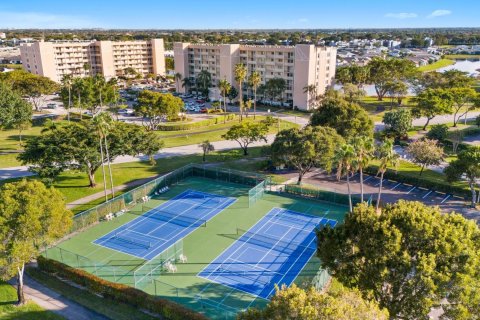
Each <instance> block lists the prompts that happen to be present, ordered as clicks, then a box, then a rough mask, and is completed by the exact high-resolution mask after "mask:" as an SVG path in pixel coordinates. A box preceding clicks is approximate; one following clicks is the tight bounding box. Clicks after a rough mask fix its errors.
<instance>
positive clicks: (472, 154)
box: [445, 146, 480, 207]
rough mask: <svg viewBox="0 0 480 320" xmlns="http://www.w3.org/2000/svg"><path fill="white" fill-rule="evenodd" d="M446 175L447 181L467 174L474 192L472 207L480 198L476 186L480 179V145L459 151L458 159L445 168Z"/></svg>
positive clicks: (471, 189) (455, 179) (459, 179)
mask: <svg viewBox="0 0 480 320" xmlns="http://www.w3.org/2000/svg"><path fill="white" fill-rule="evenodd" d="M445 175H446V178H447V181H450V182H454V181H461V180H462V176H463V175H465V177H466V179H467V181H468V185H469V187H470V191H471V193H472V201H471V203H472V207H475V204H476V203H477V202H479V200H480V193H479V196H478V197H477V191H476V190H475V187H476V185H477V181H478V179H480V147H479V146H475V147H471V148H468V149H466V150H462V151H460V152H459V153H458V155H457V159H456V160H454V161H452V162H450V164H449V165H448V167H447V168H445Z"/></svg>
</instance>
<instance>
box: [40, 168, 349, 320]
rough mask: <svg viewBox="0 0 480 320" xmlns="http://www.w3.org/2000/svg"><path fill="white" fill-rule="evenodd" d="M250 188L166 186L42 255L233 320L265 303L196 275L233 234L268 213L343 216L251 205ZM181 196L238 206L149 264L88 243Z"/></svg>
mask: <svg viewBox="0 0 480 320" xmlns="http://www.w3.org/2000/svg"><path fill="white" fill-rule="evenodd" d="M251 188H252V186H247V185H242V184H236V183H230V182H222V181H217V180H213V179H208V178H201V177H187V178H185V179H183V180H180V181H178V183H176V184H174V185H171V186H170V190H169V191H168V192H165V193H162V194H160V195H158V196H153V198H152V199H151V200H150V201H149V202H147V203H145V204H137V205H136V206H134V207H133V208H131V209H130V210H129V211H128V212H126V213H124V214H122V215H121V216H118V217H116V218H114V219H112V220H111V221H102V222H99V223H97V224H95V225H94V226H92V227H90V228H88V229H86V230H84V231H80V232H79V233H77V234H75V235H73V236H72V237H71V238H70V239H68V240H66V241H64V242H62V243H60V244H59V245H58V246H57V247H53V248H51V249H48V250H47V251H46V253H45V255H46V256H47V257H48V258H51V259H55V260H58V261H62V262H63V263H66V264H68V265H71V266H73V267H77V268H81V269H83V270H85V271H88V272H91V273H93V274H96V275H97V276H100V277H102V278H105V279H107V280H109V281H113V282H118V283H123V284H127V285H130V286H136V287H137V288H139V289H141V290H144V291H146V292H148V293H150V294H152V295H157V296H159V297H163V298H168V299H171V300H174V301H176V302H178V303H181V304H184V305H185V306H187V307H189V308H191V309H194V310H196V311H199V312H203V313H205V314H206V315H207V316H208V317H211V318H213V319H225V318H228V319H234V318H235V315H236V313H238V312H239V311H240V310H242V309H245V308H247V307H249V306H259V307H261V306H263V305H264V304H265V303H266V300H264V299H261V298H256V297H255V296H253V295H251V294H248V293H245V292H242V291H238V290H235V289H234V288H231V287H226V286H223V285H221V284H217V283H213V282H210V281H208V280H207V279H203V278H200V277H198V276H197V274H198V273H199V272H201V271H202V270H203V269H204V268H205V267H206V266H208V265H209V264H210V263H211V262H212V261H214V260H215V258H216V257H218V256H219V255H220V254H221V253H222V252H223V251H224V250H225V249H226V248H228V247H229V246H230V245H232V243H234V242H235V241H236V240H237V239H238V238H239V237H240V236H241V235H239V234H237V230H239V229H243V230H248V229H249V228H251V227H252V226H253V225H255V224H256V223H257V222H258V221H259V220H261V219H262V218H263V217H264V216H265V215H266V214H267V213H268V212H269V211H271V210H272V209H273V208H284V209H288V210H292V211H296V212H301V213H307V214H309V215H316V216H319V217H321V218H326V219H333V220H337V221H339V222H341V221H343V218H344V215H345V212H346V211H347V209H346V207H344V206H341V205H335V204H330V203H323V202H318V201H314V200H309V199H303V198H298V197H288V196H285V195H280V194H275V193H271V192H265V194H263V196H262V197H259V198H257V199H255V202H254V203H253V204H252V199H251V196H250V197H249V190H251ZM186 190H197V191H201V192H205V193H211V194H216V195H220V196H224V197H233V198H236V199H237V201H235V202H234V203H233V204H232V205H230V206H228V207H227V208H225V209H224V210H222V211H221V212H220V213H218V214H217V215H215V216H214V217H213V218H211V220H209V221H208V224H207V225H206V227H201V228H197V229H195V230H194V231H193V232H191V233H190V234H188V235H187V236H186V237H185V238H183V239H181V240H180V241H178V242H176V243H175V244H174V245H173V246H172V247H170V248H169V249H167V250H166V251H165V252H164V253H162V254H161V255H160V256H158V257H155V258H154V259H153V260H151V261H146V260H143V259H141V258H137V257H135V256H133V255H129V254H125V253H122V252H120V251H116V250H111V249H109V248H107V247H104V246H99V245H96V244H94V243H93V241H94V240H96V239H98V238H100V237H102V236H104V235H106V234H108V233H109V232H111V231H112V230H114V229H117V228H119V227H121V226H123V225H124V224H127V223H128V222H130V221H132V220H134V219H136V218H138V217H139V216H141V215H143V214H144V213H145V212H147V211H148V209H149V208H153V207H156V206H159V205H161V204H162V203H164V202H166V201H168V200H170V199H172V198H174V197H175V196H177V195H180V194H181V193H182V192H185V191H186ZM180 255H183V256H185V257H186V258H187V262H185V263H181V262H176V263H175V266H176V268H177V270H176V272H167V271H165V270H162V268H159V267H158V266H159V265H160V264H161V263H162V262H163V261H166V260H167V259H172V258H174V259H178V257H179V256H180ZM319 267H320V262H319V260H318V259H317V258H316V257H315V256H314V257H312V258H311V259H310V261H309V262H308V263H307V265H306V266H305V268H303V269H302V271H301V272H300V274H299V275H298V276H297V277H296V279H295V281H294V282H295V283H296V284H297V285H300V286H309V285H311V284H312V281H314V280H317V281H318V279H317V278H318V274H317V272H318V270H319ZM139 278H140V280H139Z"/></svg>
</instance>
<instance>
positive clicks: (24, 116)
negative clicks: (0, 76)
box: [0, 82, 33, 132]
mask: <svg viewBox="0 0 480 320" xmlns="http://www.w3.org/2000/svg"><path fill="white" fill-rule="evenodd" d="M32 115H33V109H32V106H31V105H30V103H28V102H26V101H25V100H23V99H22V98H21V97H20V96H19V95H18V94H17V93H15V92H14V91H13V90H11V89H10V88H9V86H8V85H7V84H5V83H2V82H0V128H4V129H17V130H19V131H20V132H21V131H22V130H23V129H25V128H26V127H28V126H29V125H30V123H31V121H32Z"/></svg>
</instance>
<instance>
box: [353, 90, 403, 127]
mask: <svg viewBox="0 0 480 320" xmlns="http://www.w3.org/2000/svg"><path fill="white" fill-rule="evenodd" d="M409 101H410V98H409V97H406V98H405V99H403V102H402V107H406V108H409V107H410V105H409ZM358 104H359V105H360V106H361V107H362V108H364V109H365V111H367V112H368V114H369V115H370V119H372V121H373V122H379V121H380V122H381V121H382V120H383V115H384V114H385V112H386V111H390V110H391V109H392V106H393V108H396V107H398V105H397V103H396V101H394V102H393V103H392V101H391V99H390V98H387V97H384V98H383V101H378V99H377V97H376V96H368V97H363V98H362V99H361V100H360V101H359V103H358Z"/></svg>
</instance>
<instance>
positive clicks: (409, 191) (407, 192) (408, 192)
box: [407, 187, 416, 194]
mask: <svg viewBox="0 0 480 320" xmlns="http://www.w3.org/2000/svg"><path fill="white" fill-rule="evenodd" d="M415 188H416V187H413V188H412V189H410V190H409V191H408V192H407V194H409V193H410V192H412V191H413V190H415Z"/></svg>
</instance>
